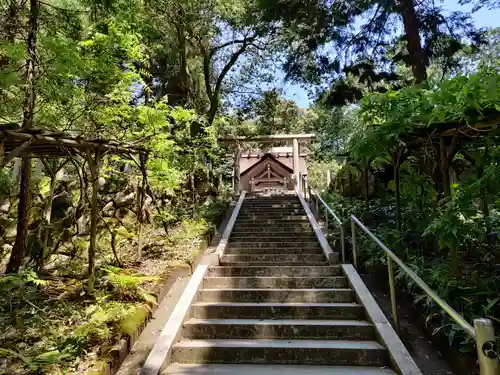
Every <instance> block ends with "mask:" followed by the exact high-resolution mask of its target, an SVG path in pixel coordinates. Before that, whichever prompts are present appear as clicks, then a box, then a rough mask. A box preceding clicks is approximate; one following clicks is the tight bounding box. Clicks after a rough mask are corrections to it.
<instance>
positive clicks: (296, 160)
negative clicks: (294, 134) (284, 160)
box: [293, 138, 300, 191]
mask: <svg viewBox="0 0 500 375" xmlns="http://www.w3.org/2000/svg"><path fill="white" fill-rule="evenodd" d="M299 152H300V149H299V140H298V139H297V138H294V139H293V174H294V176H295V179H296V184H297V188H298V189H299V191H300V183H299V175H300V154H299Z"/></svg>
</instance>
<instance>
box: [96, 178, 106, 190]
mask: <svg viewBox="0 0 500 375" xmlns="http://www.w3.org/2000/svg"><path fill="white" fill-rule="evenodd" d="M97 183H98V184H99V190H102V189H103V188H104V185H106V179H105V178H104V177H99V180H98V181H97Z"/></svg>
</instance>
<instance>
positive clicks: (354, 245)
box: [351, 218, 358, 267]
mask: <svg viewBox="0 0 500 375" xmlns="http://www.w3.org/2000/svg"><path fill="white" fill-rule="evenodd" d="M351 236H352V237H351V238H352V261H353V263H354V267H358V256H357V254H356V251H357V250H356V223H355V222H354V220H353V219H352V218H351Z"/></svg>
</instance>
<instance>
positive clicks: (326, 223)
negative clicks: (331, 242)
mask: <svg viewBox="0 0 500 375" xmlns="http://www.w3.org/2000/svg"><path fill="white" fill-rule="evenodd" d="M328 229H329V228H328V210H327V209H326V207H325V235H326V237H327V238H328Z"/></svg>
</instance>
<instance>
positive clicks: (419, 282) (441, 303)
mask: <svg viewBox="0 0 500 375" xmlns="http://www.w3.org/2000/svg"><path fill="white" fill-rule="evenodd" d="M350 219H351V223H352V225H353V228H355V225H357V226H358V227H359V228H360V229H361V230H362V231H363V232H365V233H366V234H367V235H368V236H369V237H370V238H371V239H372V240H373V242H375V243H376V244H377V245H378V246H379V247H380V248H381V249H382V250H384V252H385V253H386V254H387V257H388V258H387V265H388V267H389V268H392V261H394V262H395V263H396V264H397V265H398V266H399V267H400V268H401V269H402V270H403V271H404V272H405V273H406V274H407V275H408V276H409V277H410V278H411V279H412V280H413V281H414V282H415V284H417V285H418V286H419V287H420V289H422V290H423V291H424V292H425V293H427V295H428V296H429V297H431V298H432V300H433V301H434V302H436V304H437V305H439V306H440V307H441V308H442V309H443V310H444V312H446V313H447V314H448V315H449V316H450V317H451V318H452V319H453V320H454V321H455V322H456V323H457V324H458V325H460V326H461V327H462V328H463V329H464V331H466V332H467V333H468V334H469V335H470V336H471V337H472V338H474V339H475V338H476V331H475V330H474V327H473V326H472V325H471V324H469V322H467V321H466V320H465V318H464V317H462V316H461V315H460V314H459V313H458V312H457V311H456V310H455V309H453V307H451V306H450V305H449V304H448V303H447V302H446V301H445V300H444V299H442V298H441V297H439V296H438V294H437V293H436V292H435V291H434V290H432V289H431V287H430V286H429V285H427V284H426V283H425V281H423V280H422V279H421V278H420V277H419V276H418V275H417V274H416V273H415V272H413V271H412V270H411V269H410V268H409V267H408V266H407V265H406V264H404V262H403V261H402V260H401V259H400V258H399V257H398V256H397V255H396V254H394V253H393V252H392V251H391V250H390V249H389V248H388V247H387V246H386V245H384V243H383V242H382V241H380V239H379V238H378V237H377V236H375V235H374V234H373V233H372V231H370V230H369V229H368V228H367V227H366V226H365V225H364V224H363V223H362V222H361V221H360V220H359V219H358V218H357V217H356V216H354V215H351V217H350ZM353 238H354V237H353ZM355 246H356V241H353V252H354V248H355ZM389 273H391V271H389ZM389 284H391V288H393V287H394V275H392V277H391V276H389ZM392 294H393V293H392V291H391V295H392ZM391 299H392V297H391ZM393 310H394V306H393ZM393 315H394V311H393ZM394 323H395V324H396V325H397V323H396V321H395V322H394Z"/></svg>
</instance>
